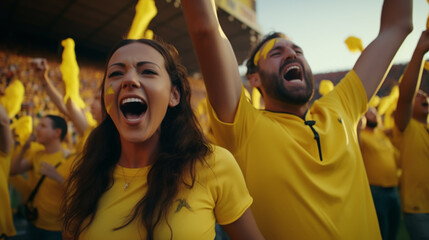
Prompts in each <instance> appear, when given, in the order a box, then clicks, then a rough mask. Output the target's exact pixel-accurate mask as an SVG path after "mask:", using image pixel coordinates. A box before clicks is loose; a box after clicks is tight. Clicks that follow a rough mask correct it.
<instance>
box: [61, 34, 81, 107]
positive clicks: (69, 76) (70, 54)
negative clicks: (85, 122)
mask: <svg viewBox="0 0 429 240" xmlns="http://www.w3.org/2000/svg"><path fill="white" fill-rule="evenodd" d="M61 45H62V46H63V47H64V50H63V61H62V63H61V65H60V71H61V74H62V77H63V81H64V85H65V96H64V103H66V102H67V100H68V99H69V98H70V99H71V100H72V101H73V102H74V103H75V104H76V105H77V106H78V107H80V108H85V102H84V101H83V100H82V98H81V97H80V95H79V66H78V65H77V61H76V53H75V51H74V46H75V44H74V40H73V39H71V38H67V39H65V40H63V41H62V42H61Z"/></svg>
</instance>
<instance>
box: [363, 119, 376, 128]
mask: <svg viewBox="0 0 429 240" xmlns="http://www.w3.org/2000/svg"><path fill="white" fill-rule="evenodd" d="M377 125H378V122H377V121H368V119H367V120H366V126H367V127H369V128H376V127H377Z"/></svg>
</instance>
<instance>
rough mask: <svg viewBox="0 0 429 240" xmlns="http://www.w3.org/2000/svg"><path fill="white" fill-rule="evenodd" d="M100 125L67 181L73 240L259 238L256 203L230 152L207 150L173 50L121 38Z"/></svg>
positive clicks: (67, 221) (105, 86)
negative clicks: (219, 232)
mask: <svg viewBox="0 0 429 240" xmlns="http://www.w3.org/2000/svg"><path fill="white" fill-rule="evenodd" d="M106 66H107V67H106V72H105V76H104V78H103V83H102V90H101V96H102V113H103V117H104V118H103V121H102V122H101V123H100V124H99V126H98V127H96V128H95V129H94V130H93V131H92V133H91V134H90V135H89V137H88V139H87V141H86V145H85V147H84V150H83V155H82V156H81V157H80V158H78V159H77V160H76V164H75V165H74V167H73V171H72V173H71V175H70V179H69V181H68V185H67V190H66V200H65V204H64V207H63V209H64V236H65V237H67V238H71V239H107V240H108V239H148V240H150V239H196V240H197V239H214V237H215V224H216V222H218V223H219V224H221V225H223V226H224V228H225V229H226V231H227V232H228V234H229V235H230V237H231V239H263V238H262V235H261V234H260V232H259V230H258V228H257V226H256V223H255V220H254V219H253V215H252V212H251V211H250V209H249V207H250V205H251V204H252V198H251V197H250V195H249V192H248V190H247V188H246V185H245V182H244V178H243V175H242V173H241V172H240V168H239V167H238V165H237V163H236V162H235V160H234V158H233V157H232V155H231V153H230V152H228V151H227V150H225V149H223V148H220V147H216V146H213V145H210V144H209V143H208V142H207V140H206V139H205V138H204V136H203V133H202V131H201V129H200V128H199V126H198V123H197V120H196V117H195V115H194V113H193V110H192V108H191V103H190V97H191V96H190V87H189V83H188V80H187V78H186V70H185V68H184V67H183V66H182V65H181V64H180V63H179V60H178V55H177V52H176V50H175V49H174V48H173V47H172V46H170V45H166V44H162V43H160V42H157V41H153V40H149V39H137V40H136V39H125V40H123V41H121V42H120V43H119V44H118V45H117V46H116V47H114V48H113V50H112V55H110V56H109V58H108V59H107V64H106Z"/></svg>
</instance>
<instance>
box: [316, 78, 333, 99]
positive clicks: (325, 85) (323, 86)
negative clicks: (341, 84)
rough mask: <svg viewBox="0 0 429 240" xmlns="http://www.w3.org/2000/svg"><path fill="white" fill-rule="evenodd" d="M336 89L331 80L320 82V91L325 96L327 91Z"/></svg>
mask: <svg viewBox="0 0 429 240" xmlns="http://www.w3.org/2000/svg"><path fill="white" fill-rule="evenodd" d="M333 89H334V84H333V83H332V82H331V81H330V80H322V81H320V83H319V93H320V95H322V96H325V95H326V94H327V93H329V92H330V91H332V90H333Z"/></svg>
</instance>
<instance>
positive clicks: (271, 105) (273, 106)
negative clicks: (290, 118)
mask: <svg viewBox="0 0 429 240" xmlns="http://www.w3.org/2000/svg"><path fill="white" fill-rule="evenodd" d="M308 107H309V103H308V102H307V103H304V104H301V105H295V104H290V103H285V102H279V101H272V102H267V103H266V104H265V110H267V111H271V112H279V113H289V114H293V115H296V116H298V117H300V118H302V119H304V117H305V113H306V112H307V110H308Z"/></svg>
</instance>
